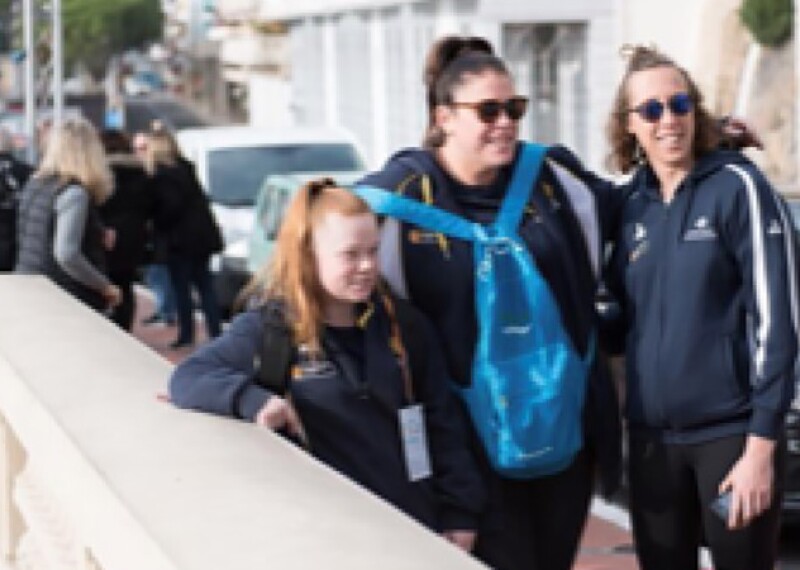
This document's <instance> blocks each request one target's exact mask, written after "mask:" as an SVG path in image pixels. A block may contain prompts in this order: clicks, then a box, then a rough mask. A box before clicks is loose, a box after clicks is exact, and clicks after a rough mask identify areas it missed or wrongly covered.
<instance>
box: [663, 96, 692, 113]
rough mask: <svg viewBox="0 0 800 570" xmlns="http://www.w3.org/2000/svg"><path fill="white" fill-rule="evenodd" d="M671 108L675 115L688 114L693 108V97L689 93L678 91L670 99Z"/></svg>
mask: <svg viewBox="0 0 800 570" xmlns="http://www.w3.org/2000/svg"><path fill="white" fill-rule="evenodd" d="M669 110H670V111H672V112H673V113H674V114H675V115H686V114H688V113H689V111H691V110H692V98H691V97H689V94H688V93H677V94H676V95H673V96H672V97H670V99H669Z"/></svg>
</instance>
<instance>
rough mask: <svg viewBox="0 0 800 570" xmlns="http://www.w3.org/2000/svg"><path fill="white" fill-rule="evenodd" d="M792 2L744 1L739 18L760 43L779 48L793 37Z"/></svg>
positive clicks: (785, 0) (784, 0) (787, 0)
mask: <svg viewBox="0 0 800 570" xmlns="http://www.w3.org/2000/svg"><path fill="white" fill-rule="evenodd" d="M793 12H794V8H793V6H792V0H744V2H743V3H742V7H741V10H740V11H739V16H740V18H741V20H742V23H743V24H744V25H745V26H746V27H747V29H748V30H750V33H752V34H753V37H754V38H755V39H756V41H757V42H758V43H760V44H761V45H764V46H768V47H778V46H780V45H782V44H783V43H784V42H786V40H788V39H789V38H790V37H791V36H792V26H793V22H792V19H793Z"/></svg>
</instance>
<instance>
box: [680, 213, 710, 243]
mask: <svg viewBox="0 0 800 570" xmlns="http://www.w3.org/2000/svg"><path fill="white" fill-rule="evenodd" d="M683 239H684V241H708V240H714V239H717V230H715V229H714V227H713V226H712V225H711V222H710V221H709V219H708V218H707V217H706V216H700V217H699V218H697V219H696V220H695V222H694V226H693V227H691V228H690V229H688V230H687V231H686V233H685V234H683Z"/></svg>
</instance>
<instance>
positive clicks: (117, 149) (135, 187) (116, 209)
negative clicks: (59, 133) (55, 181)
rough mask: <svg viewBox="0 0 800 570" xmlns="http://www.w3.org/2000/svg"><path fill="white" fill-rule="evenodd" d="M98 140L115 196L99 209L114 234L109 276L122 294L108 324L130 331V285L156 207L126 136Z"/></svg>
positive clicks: (116, 132)
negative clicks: (109, 170)
mask: <svg viewBox="0 0 800 570" xmlns="http://www.w3.org/2000/svg"><path fill="white" fill-rule="evenodd" d="M101 140H102V142H103V146H104V147H105V150H106V156H107V158H108V164H109V167H110V168H111V173H112V174H113V177H114V192H113V193H112V194H111V196H110V197H109V199H108V200H106V201H105V202H104V203H103V205H102V206H101V207H100V215H101V217H102V219H103V223H104V224H105V226H106V227H107V228H111V229H113V230H114V232H115V234H116V239H115V242H114V247H113V248H112V249H111V250H109V251H108V276H109V278H110V279H111V281H113V282H114V283H115V284H116V285H118V286H119V288H120V290H121V291H122V302H121V303H120V304H119V305H118V306H117V307H115V308H114V310H113V311H112V313H111V320H113V321H114V322H115V323H116V324H117V325H119V326H120V327H121V328H123V329H125V330H131V326H132V324H133V316H134V314H135V312H136V298H135V295H134V292H133V284H134V282H135V281H136V279H137V277H138V272H139V269H140V268H141V266H142V265H143V264H144V263H145V255H146V253H147V252H146V249H147V248H146V246H147V243H148V241H149V238H148V235H149V233H150V231H149V227H148V226H149V225H151V220H152V217H153V211H154V207H155V203H154V199H153V193H152V188H151V187H150V181H149V178H148V176H147V173H146V172H145V169H144V163H143V162H142V160H141V159H140V158H139V157H137V156H136V155H135V154H134V153H133V147H132V146H131V141H130V138H129V137H128V135H126V134H125V133H124V132H122V131H119V130H113V129H110V130H106V131H103V132H102V133H101Z"/></svg>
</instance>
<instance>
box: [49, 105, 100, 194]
mask: <svg viewBox="0 0 800 570" xmlns="http://www.w3.org/2000/svg"><path fill="white" fill-rule="evenodd" d="M35 176H36V177H37V178H43V177H46V176H56V177H58V179H59V180H60V181H61V182H62V183H64V184H67V183H69V182H70V181H77V182H78V183H79V184H80V185H81V186H82V187H83V188H84V189H85V190H86V191H87V192H88V193H89V195H90V196H91V197H92V200H93V201H94V203H95V204H101V203H102V202H104V201H105V200H106V198H108V197H109V196H110V195H111V192H112V190H113V188H114V179H113V177H112V175H111V170H109V168H108V163H107V161H106V154H105V151H104V150H103V146H102V144H100V137H99V136H98V134H97V131H96V130H95V128H94V127H93V126H92V125H91V123H89V122H88V121H87V120H85V119H82V118H77V117H70V118H67V119H64V120H63V121H62V122H61V123H59V124H57V125H53V127H52V129H51V131H50V134H49V138H48V142H47V150H46V151H45V154H44V158H42V163H41V165H40V166H39V169H38V170H37V171H36V174H35Z"/></svg>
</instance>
